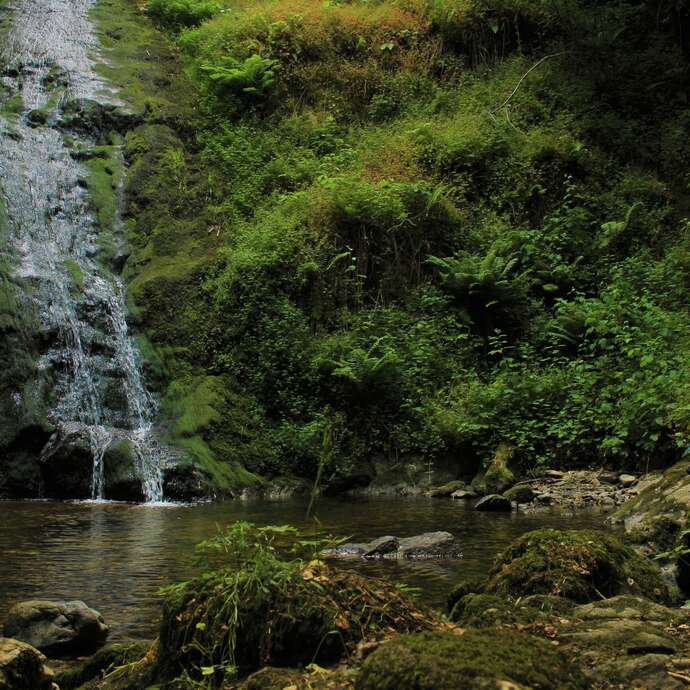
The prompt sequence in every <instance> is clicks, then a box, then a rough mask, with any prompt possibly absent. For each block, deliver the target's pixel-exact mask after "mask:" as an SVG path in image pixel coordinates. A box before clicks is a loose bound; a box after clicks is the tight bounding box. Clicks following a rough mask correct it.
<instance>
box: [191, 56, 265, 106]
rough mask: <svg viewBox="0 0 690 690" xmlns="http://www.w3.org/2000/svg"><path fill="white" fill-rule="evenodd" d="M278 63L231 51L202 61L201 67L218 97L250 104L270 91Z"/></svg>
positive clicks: (259, 99)
mask: <svg viewBox="0 0 690 690" xmlns="http://www.w3.org/2000/svg"><path fill="white" fill-rule="evenodd" d="M277 65H278V63H277V62H276V61H275V60H269V59H267V58H262V57H261V56H260V55H256V54H254V55H251V56H250V57H248V58H245V59H244V60H239V59H237V58H235V57H232V56H231V55H228V56H225V57H224V58H223V59H222V60H220V61H219V62H217V63H215V64H204V65H202V66H201V71H202V73H203V74H204V75H205V76H206V78H207V79H208V81H209V83H210V84H211V87H212V89H213V91H214V92H215V93H216V94H217V95H218V97H219V98H232V99H235V100H236V101H238V102H240V103H244V104H247V103H255V102H259V101H261V100H262V99H264V98H266V97H267V96H268V95H269V93H270V91H271V88H272V87H273V85H274V84H275V78H276V73H275V69H276V67H277Z"/></svg>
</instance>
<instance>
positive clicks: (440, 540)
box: [391, 532, 459, 558]
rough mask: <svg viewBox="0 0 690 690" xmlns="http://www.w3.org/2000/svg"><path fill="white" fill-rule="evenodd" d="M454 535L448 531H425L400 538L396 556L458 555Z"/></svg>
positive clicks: (440, 556)
mask: <svg viewBox="0 0 690 690" xmlns="http://www.w3.org/2000/svg"><path fill="white" fill-rule="evenodd" d="M458 554H459V549H458V546H457V544H456V542H455V537H454V536H453V535H452V534H451V533H450V532H425V533H424V534H419V535H417V536H416V537H407V538H406V539H401V540H400V544H399V545H398V550H397V551H396V552H395V554H391V555H395V556H397V558H442V557H444V556H453V555H458Z"/></svg>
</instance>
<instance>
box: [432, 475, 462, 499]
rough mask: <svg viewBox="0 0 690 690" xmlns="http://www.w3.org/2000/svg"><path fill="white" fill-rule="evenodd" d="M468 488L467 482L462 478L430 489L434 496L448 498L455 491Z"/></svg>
mask: <svg viewBox="0 0 690 690" xmlns="http://www.w3.org/2000/svg"><path fill="white" fill-rule="evenodd" d="M465 488H467V484H466V483H465V482H463V481H462V480H460V479H457V480H455V481H452V482H448V483H447V484H444V485H443V486H435V487H434V488H433V489H431V491H429V496H431V497H432V498H448V497H449V496H450V495H451V494H452V493H454V492H455V491H459V490H460V489H465Z"/></svg>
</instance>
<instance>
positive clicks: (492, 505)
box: [474, 494, 512, 513]
mask: <svg viewBox="0 0 690 690" xmlns="http://www.w3.org/2000/svg"><path fill="white" fill-rule="evenodd" d="M474 509H475V510H481V511H484V512H488V513H509V512H510V511H511V510H512V505H511V503H510V499H509V498H506V497H505V496H500V495H499V494H489V495H488V496H484V497H483V498H480V499H479V501H477V503H476V504H475V506H474Z"/></svg>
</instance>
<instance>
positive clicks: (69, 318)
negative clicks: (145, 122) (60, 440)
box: [0, 0, 172, 501]
mask: <svg viewBox="0 0 690 690" xmlns="http://www.w3.org/2000/svg"><path fill="white" fill-rule="evenodd" d="M93 4H94V2H93V0H15V4H14V6H12V7H11V8H10V10H11V12H12V19H13V21H12V28H11V30H10V35H9V37H8V40H7V41H6V43H5V46H4V48H3V50H2V53H3V62H4V63H5V64H6V68H5V70H4V75H3V76H2V83H3V85H4V87H5V92H6V93H7V94H10V95H14V98H15V101H16V100H17V99H21V102H22V107H21V113H19V114H18V115H17V116H16V117H7V118H2V117H0V189H1V191H2V193H3V195H4V199H5V205H6V207H7V215H8V219H9V230H10V236H11V239H12V245H13V250H14V255H15V256H14V258H15V259H16V258H17V257H18V262H17V261H15V263H18V265H17V268H16V271H15V276H14V277H15V279H16V280H19V281H21V282H22V284H23V285H24V286H26V289H27V291H28V292H30V294H31V298H32V299H33V301H34V302H35V305H36V307H37V311H38V313H39V315H40V329H41V333H42V336H43V338H44V340H45V341H46V342H49V343H50V345H49V347H47V348H46V350H45V352H44V353H43V355H42V357H41V360H40V361H39V369H40V370H41V371H43V372H46V371H47V372H50V376H49V377H47V378H49V379H51V380H54V383H53V386H52V391H51V396H52V398H53V399H54V403H53V404H52V409H51V413H50V417H51V420H52V421H53V422H54V423H55V424H56V425H57V426H58V427H71V428H73V427H74V425H75V424H78V425H79V426H80V427H81V428H82V429H83V431H84V434H85V435H86V436H87V437H88V442H89V445H90V448H91V453H92V456H93V476H92V483H91V493H92V498H94V499H100V498H103V496H104V495H105V493H106V486H105V472H104V457H105V454H106V452H107V450H108V448H109V446H110V445H111V444H112V443H113V441H114V440H116V439H121V438H127V439H128V440H129V442H130V443H131V446H132V449H133V451H134V454H135V457H136V466H137V471H138V474H139V476H140V478H141V481H142V489H143V494H144V496H145V498H146V500H147V501H160V500H162V498H163V489H162V483H163V480H162V473H163V469H164V467H165V465H166V463H167V462H169V461H170V460H171V457H172V455H171V452H170V451H169V450H168V449H166V448H164V447H163V446H162V445H161V444H160V443H159V442H158V440H157V439H156V438H155V429H154V419H155V415H156V401H155V399H154V397H153V396H152V395H151V394H150V393H149V391H148V390H147V389H146V385H145V383H144V377H143V374H142V362H141V357H140V354H139V352H138V351H137V349H136V347H135V344H134V341H133V339H132V337H131V335H130V333H129V332H128V327H127V319H126V308H125V297H124V288H123V285H122V282H121V280H120V279H119V278H118V277H117V276H116V275H114V274H113V273H112V272H111V271H110V270H108V268H107V267H106V266H104V265H103V263H102V262H101V261H99V253H100V250H101V247H100V244H99V242H100V236H99V235H100V232H101V228H99V227H98V223H97V222H96V221H95V220H94V218H93V217H92V215H91V213H90V210H89V205H88V204H89V199H88V192H87V191H86V190H85V189H84V187H85V186H86V185H85V184H84V180H85V179H86V178H87V177H88V171H87V170H86V168H85V166H84V164H83V163H81V162H79V161H78V160H75V159H74V158H73V156H72V155H70V148H69V147H68V145H67V143H66V141H65V136H64V134H63V133H62V131H61V130H60V129H59V128H58V127H57V126H56V125H57V123H58V121H59V120H60V118H61V115H62V107H63V105H64V104H65V102H67V101H68V100H71V99H88V100H91V101H96V102H99V103H105V102H110V103H112V98H111V96H109V95H108V88H107V85H106V84H105V83H104V82H103V81H102V80H101V79H100V78H99V77H98V75H97V73H96V71H95V69H94V64H93V62H92V60H91V58H90V55H91V54H93V53H94V52H95V50H96V49H97V43H96V40H95V38H94V35H93V31H92V27H91V25H90V23H89V20H88V12H89V10H90V9H91V7H92V5H93ZM109 99H110V100H109ZM76 143H77V145H78V146H83V147H86V148H88V147H91V146H93V145H94V144H95V143H96V142H95V141H94V140H92V139H90V138H89V137H88V136H86V135H79V136H76ZM72 150H73V149H72ZM110 230H111V231H113V232H114V234H115V235H117V233H118V231H121V230H122V228H121V221H120V220H119V219H118V220H117V221H116V227H114V228H110Z"/></svg>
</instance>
